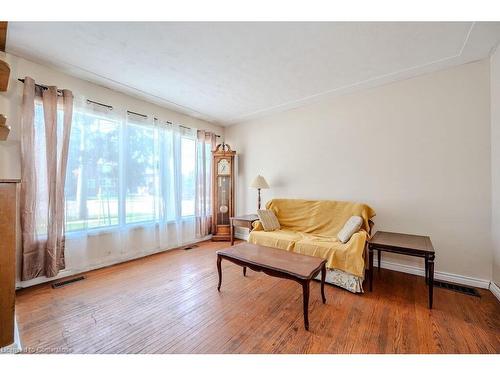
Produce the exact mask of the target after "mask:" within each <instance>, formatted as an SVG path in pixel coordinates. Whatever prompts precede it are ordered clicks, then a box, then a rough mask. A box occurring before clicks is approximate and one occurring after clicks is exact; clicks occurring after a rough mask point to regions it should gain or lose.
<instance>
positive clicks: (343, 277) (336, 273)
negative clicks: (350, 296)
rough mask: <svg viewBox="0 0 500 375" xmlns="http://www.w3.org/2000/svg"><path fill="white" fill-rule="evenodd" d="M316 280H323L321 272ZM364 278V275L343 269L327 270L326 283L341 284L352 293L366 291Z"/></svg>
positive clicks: (340, 285)
mask: <svg viewBox="0 0 500 375" xmlns="http://www.w3.org/2000/svg"><path fill="white" fill-rule="evenodd" d="M316 280H321V273H320V274H319V275H318V276H316ZM363 280H364V279H363V278H362V277H359V276H354V275H351V274H349V273H347V272H344V271H341V270H336V269H333V270H331V269H327V270H326V277H325V282H326V283H328V284H333V285H336V286H339V287H341V288H343V289H346V290H348V291H349V292H352V293H364V290H363Z"/></svg>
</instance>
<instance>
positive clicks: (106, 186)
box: [65, 112, 120, 231]
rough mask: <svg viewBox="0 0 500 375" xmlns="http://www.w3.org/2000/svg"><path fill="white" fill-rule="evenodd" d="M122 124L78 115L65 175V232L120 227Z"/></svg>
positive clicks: (84, 114) (88, 115)
mask: <svg viewBox="0 0 500 375" xmlns="http://www.w3.org/2000/svg"><path fill="white" fill-rule="evenodd" d="M119 142H120V123H119V122H117V121H112V120H109V119H106V118H104V117H100V116H96V115H91V114H86V113H82V112H76V113H75V115H74V118H73V125H72V128H71V136H70V143H69V152H68V167H67V172H66V186H65V195H66V231H77V230H82V229H86V228H89V229H92V228H100V227H109V226H113V225H118V224H119V201H120V199H119V197H120V189H119V188H120V183H119V181H120V176H119V174H120V173H119V164H120V156H119V149H120V146H119Z"/></svg>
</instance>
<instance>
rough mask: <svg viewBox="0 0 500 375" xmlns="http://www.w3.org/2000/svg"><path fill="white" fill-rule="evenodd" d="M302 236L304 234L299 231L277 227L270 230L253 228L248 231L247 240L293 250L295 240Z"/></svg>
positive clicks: (256, 243)
mask: <svg viewBox="0 0 500 375" xmlns="http://www.w3.org/2000/svg"><path fill="white" fill-rule="evenodd" d="M302 238H304V236H303V235H302V234H301V233H298V232H293V231H290V230H286V229H278V230H275V231H272V232H265V231H263V230H253V231H251V232H250V236H249V237H248V242H249V243H253V244H255V245H262V246H268V247H274V248H277V249H283V250H293V246H294V244H295V242H297V241H299V240H301V239H302Z"/></svg>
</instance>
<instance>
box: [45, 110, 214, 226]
mask: <svg viewBox="0 0 500 375" xmlns="http://www.w3.org/2000/svg"><path fill="white" fill-rule="evenodd" d="M166 124H167V123H163V124H160V123H158V122H155V123H153V122H152V121H151V122H148V121H135V120H134V119H131V118H129V117H128V116H126V115H124V116H123V118H120V117H119V116H117V115H116V114H113V113H112V112H111V111H107V112H98V111H95V110H90V109H89V110H85V108H84V109H78V108H77V109H75V110H74V115H73V123H72V128H71V135H70V143H69V152H68V164H67V173H66V186H65V198H66V231H67V232H75V231H82V230H88V229H90V230H92V229H105V228H116V227H120V226H127V225H139V224H141V223H142V224H144V223H146V224H147V223H155V222H158V221H165V222H169V221H176V220H179V219H183V218H184V219H186V218H189V217H192V216H194V214H195V194H196V191H195V189H196V140H195V136H194V132H190V131H185V130H183V131H182V132H181V131H178V132H177V133H176V128H175V127H174V126H172V125H171V124H169V125H168V126H167V125H166ZM35 125H36V126H37V127H38V128H40V129H37V130H38V131H44V129H43V109H42V107H41V105H37V106H36V107H35ZM38 147H44V145H43V144H40V145H38ZM176 150H178V151H176ZM208 159H210V158H208ZM207 168H210V160H207ZM40 177H41V181H44V180H45V181H46V179H44V178H43V177H44V176H40ZM42 183H43V182H42ZM207 198H209V197H207Z"/></svg>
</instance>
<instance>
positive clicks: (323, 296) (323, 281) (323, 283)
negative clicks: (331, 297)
mask: <svg viewBox="0 0 500 375" xmlns="http://www.w3.org/2000/svg"><path fill="white" fill-rule="evenodd" d="M325 279H326V263H323V267H321V299H322V300H323V303H326V297H325Z"/></svg>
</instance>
